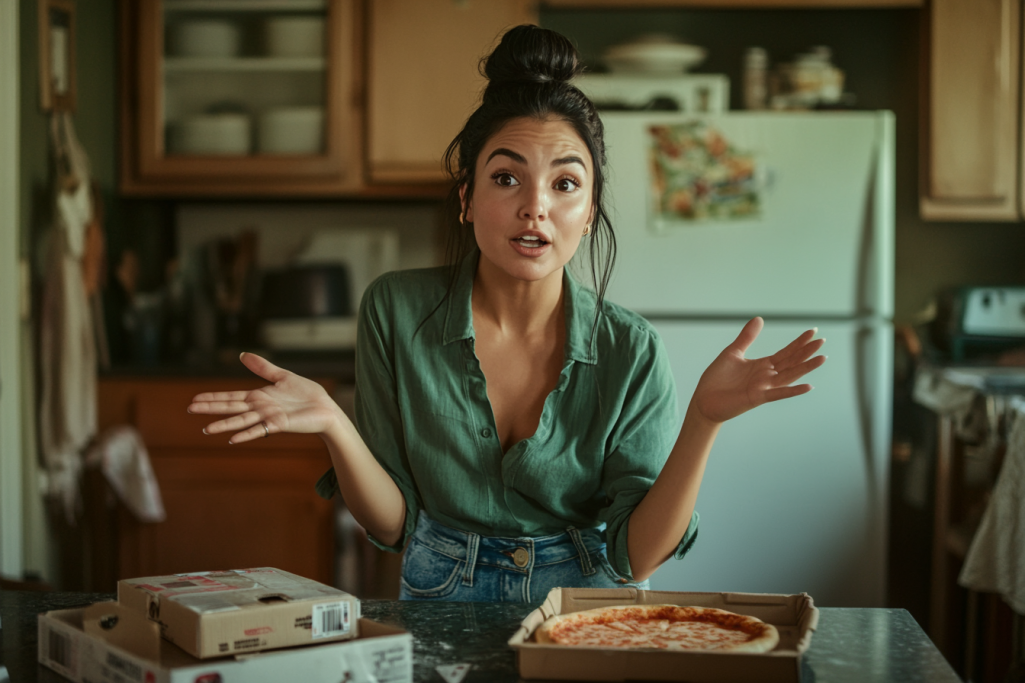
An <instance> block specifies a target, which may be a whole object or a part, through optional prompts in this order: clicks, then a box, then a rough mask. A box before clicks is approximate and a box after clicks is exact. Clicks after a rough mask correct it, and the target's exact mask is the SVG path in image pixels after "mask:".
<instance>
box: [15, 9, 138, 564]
mask: <svg viewBox="0 0 1025 683" xmlns="http://www.w3.org/2000/svg"><path fill="white" fill-rule="evenodd" d="M116 5H117V3H116V0H85V1H80V2H77V3H76V15H75V17H76V23H77V26H76V36H75V37H76V45H75V48H76V49H75V60H76V69H77V98H78V101H77V108H76V111H75V114H74V123H75V128H76V131H77V132H78V137H79V140H80V141H81V143H82V145H83V147H84V148H85V150H86V153H87V154H88V155H89V159H90V161H91V163H92V172H93V177H94V178H95V180H96V181H97V182H98V183H99V186H100V190H101V192H102V194H103V197H104V199H105V203H106V205H107V207H108V223H109V224H110V225H116V224H117V222H118V221H119V217H120V202H118V201H117V199H116V196H115V188H116V177H117V173H116V155H117V138H116V135H117V97H116V87H115V86H116V82H117V81H116V71H115V66H116V52H117V16H116V14H117V13H116ZM18 14H19V23H20V26H19V39H20V45H19V57H20V61H21V83H20V112H19V113H20V132H21V147H20V151H19V153H20V160H19V165H20V187H19V217H18V233H19V243H20V251H21V255H22V257H23V258H26V259H28V260H29V261H30V262H31V263H32V264H33V280H34V285H35V288H36V290H37V291H38V282H39V278H40V277H41V273H42V270H41V269H40V268H39V267H38V264H39V262H40V257H41V254H40V251H41V250H40V249H39V241H40V239H41V237H42V235H43V234H44V232H45V230H46V227H47V225H48V224H49V222H50V220H51V218H50V217H51V209H50V207H51V205H52V197H53V194H52V192H53V191H52V188H51V181H52V179H53V165H52V162H51V161H50V136H49V118H48V115H47V114H46V113H44V112H43V111H42V110H41V109H40V106H39V21H38V20H39V9H38V4H37V0H19V5H18ZM33 325H34V320H33V321H31V322H29V323H28V324H25V325H24V326H23V329H22V330H21V337H22V341H21V351H20V353H21V358H22V368H23V373H22V380H23V381H22V384H23V386H22V392H21V393H22V405H23V406H35V405H36V403H37V400H38V397H37V396H36V391H35V382H34V372H35V361H34V356H35V345H34V331H33V330H34V327H33ZM22 416H23V419H22V444H23V453H22V454H21V457H22V476H23V489H24V495H23V504H24V508H23V515H24V525H23V534H24V535H23V538H24V551H23V553H24V555H23V566H24V571H25V572H26V574H28V575H35V576H39V577H42V578H43V579H46V580H48V581H53V580H54V578H55V577H56V574H57V572H56V567H55V566H54V564H55V562H56V559H55V557H56V555H55V552H54V550H55V549H54V545H53V542H52V533H51V531H50V530H49V528H48V524H47V522H46V518H45V514H44V510H43V505H42V501H41V499H40V496H39V495H38V493H37V492H38V491H39V487H40V481H39V477H40V470H39V467H38V464H37V463H38V461H37V455H36V450H37V445H36V417H35V412H34V411H33V410H31V409H26V410H23V412H22ZM0 457H4V458H7V457H18V454H12V453H3V454H0Z"/></svg>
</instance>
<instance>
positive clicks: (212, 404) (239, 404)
mask: <svg viewBox="0 0 1025 683" xmlns="http://www.w3.org/2000/svg"><path fill="white" fill-rule="evenodd" d="M186 410H188V411H189V412H190V413H197V414H200V415H237V414H238V413H244V412H246V411H247V410H249V404H248V403H246V402H245V401H199V402H197V403H190V404H189V407H188V408H187V409H186Z"/></svg>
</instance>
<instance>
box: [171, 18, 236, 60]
mask: <svg viewBox="0 0 1025 683" xmlns="http://www.w3.org/2000/svg"><path fill="white" fill-rule="evenodd" d="M170 34H171V35H170V39H171V41H170V42H171V44H170V48H171V54H172V55H174V56H176V57H208V58H209V57H214V58H223V57H235V56H237V55H238V52H239V44H240V42H241V33H240V31H239V27H238V26H237V25H236V24H234V23H232V22H230V21H222V20H219V19H193V20H189V21H182V22H178V23H175V24H172V25H171V31H170Z"/></svg>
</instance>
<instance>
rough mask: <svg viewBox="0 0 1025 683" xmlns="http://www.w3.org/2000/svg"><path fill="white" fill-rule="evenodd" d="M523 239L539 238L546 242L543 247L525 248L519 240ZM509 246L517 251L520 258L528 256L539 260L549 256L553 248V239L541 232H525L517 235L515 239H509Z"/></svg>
mask: <svg viewBox="0 0 1025 683" xmlns="http://www.w3.org/2000/svg"><path fill="white" fill-rule="evenodd" d="M521 237H537V238H539V239H542V240H544V241H545V242H546V244H545V245H544V246H542V247H525V246H523V245H522V244H520V243H519V242H518V241H517V240H519V239H520V238H521ZM509 244H511V245H512V248H513V249H514V250H516V252H517V253H518V254H520V256H526V257H527V258H538V257H539V256H543V255H544V254H547V253H548V252H549V251H550V250H551V248H552V238H551V237H549V236H548V235H546V234H545V233H544V232H542V231H540V230H524V231H523V232H520V233H517V234H516V235H515V236H514V237H511V238H510V239H509Z"/></svg>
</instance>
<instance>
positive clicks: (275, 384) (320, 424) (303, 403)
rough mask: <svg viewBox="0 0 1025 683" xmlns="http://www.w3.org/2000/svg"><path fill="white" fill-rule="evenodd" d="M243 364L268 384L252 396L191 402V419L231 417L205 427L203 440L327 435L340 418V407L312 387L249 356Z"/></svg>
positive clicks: (209, 396)
mask: <svg viewBox="0 0 1025 683" xmlns="http://www.w3.org/2000/svg"><path fill="white" fill-rule="evenodd" d="M242 363H243V364H244V365H245V366H246V367H247V368H249V369H250V370H252V371H253V372H254V373H256V374H257V375H259V376H260V377H262V378H263V379H265V380H267V381H268V382H272V384H270V385H268V386H265V387H261V388H259V389H254V390H252V391H221V392H208V393H204V394H199V395H197V396H196V397H195V398H193V399H192V403H191V404H190V405H189V407H188V411H189V412H190V413H199V414H206V415H231V417H228V418H226V419H223V420H218V421H216V422H211V423H210V424H209V425H207V427H206V429H205V430H204V431H205V432H206V433H207V434H220V433H223V432H238V433H237V434H235V435H234V436H232V437H231V438H230V439H229V441H230V442H231V443H241V442H243V441H250V440H252V439H258V438H262V437H264V436H268V435H270V434H276V433H278V432H294V433H300V434H316V433H321V432H324V431H326V430H327V429H328V428H329V427H330V426H331V424H332V422H333V421H334V420H336V419H337V418H338V415H339V413H340V412H341V410H340V409H339V408H338V405H337V404H336V403H335V402H334V401H333V400H332V399H331V397H330V396H328V394H327V392H326V391H325V390H324V387H322V386H320V385H319V384H317V383H316V382H314V381H312V380H308V379H306V378H305V377H300V376H299V375H296V374H295V373H292V372H289V371H288V370H284V369H282V368H279V367H278V366H276V365H274V364H273V363H271V362H270V361H268V360H266V359H264V358H261V357H260V356H257V355H256V354H253V353H244V354H242ZM264 424H266V425H267V429H266V431H264V427H263V425H264Z"/></svg>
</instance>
